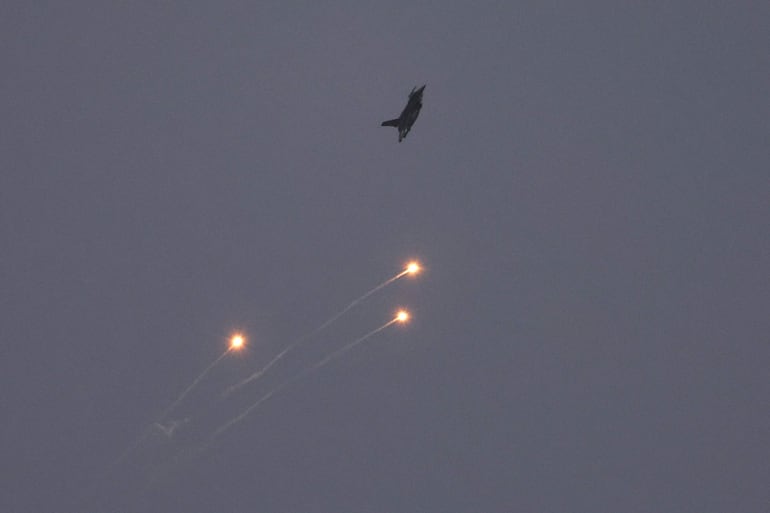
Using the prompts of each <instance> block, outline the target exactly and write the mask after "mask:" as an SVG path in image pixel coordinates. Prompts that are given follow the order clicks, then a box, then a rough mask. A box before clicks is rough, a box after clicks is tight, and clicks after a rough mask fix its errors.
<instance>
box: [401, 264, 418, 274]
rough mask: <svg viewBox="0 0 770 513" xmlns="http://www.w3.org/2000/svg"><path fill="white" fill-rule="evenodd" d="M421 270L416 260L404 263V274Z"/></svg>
mask: <svg viewBox="0 0 770 513" xmlns="http://www.w3.org/2000/svg"><path fill="white" fill-rule="evenodd" d="M421 270H422V268H421V267H420V263H419V262H416V261H412V262H409V263H408V264H406V269H404V272H406V274H417V273H419V272H420V271H421Z"/></svg>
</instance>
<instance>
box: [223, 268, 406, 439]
mask: <svg viewBox="0 0 770 513" xmlns="http://www.w3.org/2000/svg"><path fill="white" fill-rule="evenodd" d="M400 276H401V275H400ZM400 276H399V277H400ZM394 279H398V278H392V279H391V280H390V281H393V280H394ZM386 283H387V282H386ZM383 286H384V285H383ZM407 318H408V317H404V316H403V315H402V314H401V313H399V315H398V316H397V317H395V318H394V319H392V320H390V321H388V322H386V323H385V324H383V325H382V326H380V327H379V328H377V329H374V330H372V331H370V332H369V333H367V334H366V335H364V336H362V337H359V338H357V339H356V340H354V341H353V342H350V343H349V344H348V345H346V346H343V347H341V348H339V349H337V350H336V351H334V352H332V353H331V354H329V355H328V356H326V357H325V358H324V359H323V360H320V361H318V362H317V363H315V364H314V365H313V366H312V367H308V368H306V369H304V370H303V371H302V372H300V373H299V374H297V375H296V376H294V377H293V378H289V379H287V380H286V381H284V382H283V383H281V384H280V385H278V386H277V387H275V388H274V389H272V390H270V391H269V392H267V393H266V394H264V395H263V396H262V397H260V398H259V399H258V400H257V402H255V403H254V404H252V405H251V406H249V407H248V408H246V409H245V410H244V411H243V412H242V413H241V414H239V415H238V416H237V417H235V418H233V419H231V420H230V421H229V422H227V423H225V424H223V425H222V426H220V427H219V428H217V430H216V431H214V433H213V434H212V435H211V440H212V441H213V440H215V439H216V438H218V437H219V436H221V435H222V433H224V432H225V431H227V430H228V429H230V428H231V427H232V426H233V425H234V424H237V423H238V422H240V421H242V420H243V419H245V418H246V417H247V416H248V415H249V414H250V413H251V412H252V411H254V410H256V409H257V408H258V407H259V406H260V405H261V404H262V403H264V402H265V401H267V400H268V399H270V398H271V397H272V396H274V395H275V394H277V393H278V392H280V391H281V390H283V389H284V388H286V387H287V386H289V385H291V384H292V383H296V382H297V381H299V380H301V379H303V378H304V377H305V376H307V375H309V374H311V373H313V372H315V371H317V370H318V369H320V368H322V367H324V366H326V365H328V364H329V362H331V361H333V360H336V359H337V358H339V357H340V356H342V355H343V354H345V353H346V352H348V351H350V350H351V349H353V348H354V347H355V346H357V345H358V344H360V343H362V342H364V341H365V340H366V339H368V338H369V337H372V336H374V335H376V334H377V333H379V332H380V331H382V330H384V329H385V328H387V327H388V326H390V325H392V324H395V323H397V322H405V321H406V319H407Z"/></svg>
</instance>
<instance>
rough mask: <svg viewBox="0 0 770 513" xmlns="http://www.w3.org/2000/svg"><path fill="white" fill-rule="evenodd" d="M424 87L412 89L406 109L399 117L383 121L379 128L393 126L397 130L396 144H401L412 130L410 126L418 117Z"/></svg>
mask: <svg viewBox="0 0 770 513" xmlns="http://www.w3.org/2000/svg"><path fill="white" fill-rule="evenodd" d="M424 89H425V86H422V87H421V88H419V89H417V86H415V87H414V88H412V92H411V93H409V101H408V102H407V103H406V107H404V110H403V111H402V112H401V115H400V116H399V117H397V118H396V119H391V120H388V121H383V122H382V125H381V126H394V127H396V128H398V142H401V141H402V140H404V138H405V137H406V134H408V133H409V130H411V129H412V125H414V122H415V121H417V116H419V115H420V109H421V108H422V92H423V90H424Z"/></svg>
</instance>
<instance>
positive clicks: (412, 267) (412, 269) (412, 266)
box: [222, 262, 420, 398]
mask: <svg viewBox="0 0 770 513" xmlns="http://www.w3.org/2000/svg"><path fill="white" fill-rule="evenodd" d="M419 271H420V265H419V264H418V263H417V262H410V263H409V264H407V266H406V269H404V270H403V271H401V272H400V273H398V274H397V275H395V276H393V277H392V278H388V279H387V280H385V281H384V282H382V283H380V284H379V285H377V286H376V287H374V288H373V289H371V290H370V291H368V292H366V293H365V294H364V295H362V296H361V297H359V298H358V299H355V300H353V302H351V303H350V304H349V305H348V306H346V307H345V308H343V309H342V310H340V311H339V312H337V313H336V314H334V315H332V316H331V317H330V318H329V319H328V320H326V321H325V322H324V323H323V324H321V325H320V326H318V327H317V328H316V329H314V330H313V331H311V332H310V333H308V334H307V335H305V336H303V337H301V338H300V339H298V340H297V341H295V342H293V343H291V344H289V345H288V346H287V347H286V349H284V350H283V351H281V352H280V353H278V355H277V356H276V357H275V358H273V359H272V360H270V361H269V362H268V364H267V365H265V366H264V367H262V368H261V369H259V370H258V371H256V372H254V373H253V374H252V375H251V376H249V377H247V378H246V379H244V380H243V381H241V382H239V383H236V384H235V385H232V386H230V387H228V388H227V389H226V390H225V391H224V392H223V393H222V397H223V398H224V397H227V396H229V395H230V394H232V393H233V392H235V391H236V390H238V389H240V388H241V387H243V386H245V385H247V384H249V383H251V382H252V381H254V380H255V379H259V378H260V376H262V375H263V374H264V373H266V372H267V371H268V370H270V368H271V367H272V366H273V365H275V364H276V363H278V361H279V360H280V359H281V358H283V357H284V356H286V353H288V352H289V351H291V350H292V349H294V348H295V347H297V346H298V345H300V344H302V343H303V342H305V341H307V340H309V339H311V338H313V337H314V336H315V335H318V334H319V333H320V332H322V331H323V330H324V329H326V328H328V327H329V325H331V324H332V323H333V322H334V321H336V320H337V319H339V318H340V317H342V316H343V315H345V314H346V313H347V312H348V311H349V310H350V309H351V308H353V307H354V306H356V305H357V304H359V303H360V302H361V301H363V300H365V299H366V298H368V297H369V296H371V295H372V294H374V293H375V292H377V291H379V290H381V289H383V288H385V287H387V286H388V285H390V284H391V283H393V282H394V281H396V280H398V279H400V278H403V277H404V276H406V275H407V274H414V273H417V272H419Z"/></svg>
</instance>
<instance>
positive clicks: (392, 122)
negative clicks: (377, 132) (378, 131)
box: [380, 118, 398, 127]
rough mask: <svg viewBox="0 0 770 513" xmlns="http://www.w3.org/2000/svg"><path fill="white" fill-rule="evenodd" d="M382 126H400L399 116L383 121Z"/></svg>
mask: <svg viewBox="0 0 770 513" xmlns="http://www.w3.org/2000/svg"><path fill="white" fill-rule="evenodd" d="M380 126H395V127H397V126H398V118H396V119H390V120H388V121H383V122H382V125H380Z"/></svg>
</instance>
